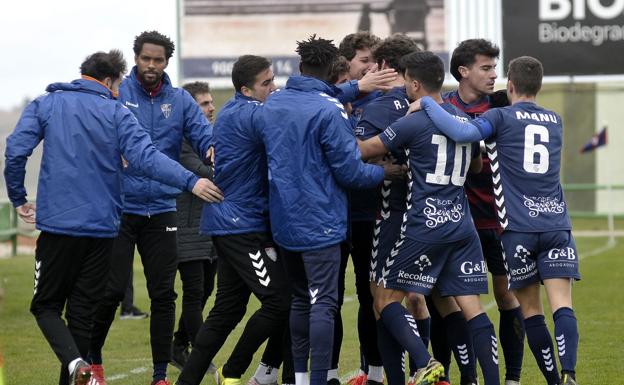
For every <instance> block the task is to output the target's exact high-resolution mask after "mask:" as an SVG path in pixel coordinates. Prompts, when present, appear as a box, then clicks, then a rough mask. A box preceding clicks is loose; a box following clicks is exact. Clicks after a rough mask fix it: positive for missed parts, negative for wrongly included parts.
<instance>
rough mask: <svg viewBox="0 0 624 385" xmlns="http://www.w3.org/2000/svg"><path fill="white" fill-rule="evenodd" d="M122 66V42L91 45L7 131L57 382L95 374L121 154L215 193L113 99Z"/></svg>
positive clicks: (9, 164) (14, 190)
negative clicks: (29, 165)
mask: <svg viewBox="0 0 624 385" xmlns="http://www.w3.org/2000/svg"><path fill="white" fill-rule="evenodd" d="M125 70H126V62H125V60H124V59H123V56H122V54H121V52H120V51H117V50H112V51H110V52H108V53H104V52H97V53H95V54H93V55H90V56H89V57H87V58H86V60H85V61H84V62H83V63H82V64H81V66H80V73H81V75H82V78H81V79H77V80H74V81H73V82H71V83H54V84H50V85H49V86H48V87H47V88H46V91H47V92H48V93H47V94H45V95H43V96H41V97H39V98H37V99H35V100H34V101H33V102H32V103H30V104H29V105H28V106H27V107H26V109H25V110H24V112H23V113H22V116H21V118H20V120H19V121H18V123H17V126H16V127H15V130H14V131H13V133H12V134H11V135H10V136H9V137H8V138H7V147H6V154H5V159H6V163H5V170H4V175H5V179H6V182H7V191H8V196H9V198H10V199H11V202H12V203H13V205H14V206H15V208H16V210H17V213H18V215H19V216H20V217H21V218H22V219H24V221H25V222H27V223H35V222H36V227H37V229H39V230H41V234H40V235H39V238H38V239H37V249H36V252H35V289H34V295H33V300H32V303H31V307H30V311H31V312H32V313H33V315H34V316H35V318H36V320H37V324H38V325H39V328H40V329H41V331H42V332H43V335H44V337H45V338H46V340H47V341H48V343H49V344H50V347H51V348H52V350H53V351H54V353H55V354H56V356H57V357H58V359H59V360H60V361H61V363H62V366H61V375H60V379H59V384H60V385H67V384H70V385H78V384H80V385H86V384H87V383H89V384H97V383H98V382H97V381H95V379H92V378H91V375H92V368H91V367H90V366H89V365H88V363H87V362H85V359H86V358H87V352H88V349H89V338H90V336H89V334H90V332H91V323H92V320H93V315H94V312H95V306H96V305H97V303H98V301H99V300H100V298H101V296H102V292H103V291H104V288H105V286H106V280H105V279H103V277H106V274H107V273H108V271H109V268H110V266H111V264H114V261H111V249H112V247H113V240H114V238H115V236H117V233H118V231H119V221H120V217H121V211H122V206H123V192H122V181H123V175H122V168H123V166H122V158H121V156H122V155H123V157H124V158H125V159H127V160H128V161H129V162H130V164H132V165H133V167H135V168H136V169H137V170H140V171H142V172H143V173H145V175H148V176H149V177H151V178H154V179H155V180H157V181H159V182H160V183H167V184H170V185H172V186H175V187H176V188H178V189H181V190H187V189H188V190H192V191H193V193H194V194H196V195H199V196H201V197H202V198H204V199H214V198H216V197H215V196H214V195H212V194H211V191H210V189H209V187H210V185H211V184H210V182H209V181H208V180H207V179H199V178H197V177H196V176H195V175H193V174H192V173H191V172H189V171H187V170H185V169H184V168H183V167H182V166H180V165H179V164H178V163H177V162H175V161H173V160H171V159H169V158H168V157H167V156H166V155H164V154H162V153H161V152H159V151H157V150H156V148H155V147H154V145H153V144H152V141H151V140H150V137H149V135H148V133H147V132H146V131H145V130H144V129H143V128H142V127H141V126H140V125H139V124H138V122H137V120H136V118H135V117H134V115H132V113H131V112H130V111H128V109H127V108H126V107H123V106H122V105H121V104H119V103H118V102H117V101H115V97H116V94H117V90H118V87H119V84H120V82H121V79H122V77H123V74H124V72H125ZM42 140H43V146H44V151H43V158H42V160H41V173H40V175H39V189H38V192H37V207H36V208H35V205H34V204H33V203H29V202H28V201H27V199H26V190H25V188H24V175H25V172H26V170H25V166H26V161H27V159H28V157H29V156H30V155H31V154H32V151H33V149H34V148H35V147H36V146H37V145H38V144H39V142H41V141H42ZM217 192H218V190H217ZM35 213H36V218H35ZM125 288H126V286H123V287H121V294H122V296H123V291H124V289H125ZM64 309H65V319H66V320H67V324H66V323H65V322H64V321H63V319H62V318H61V313H62V312H63V310H64ZM44 382H47V383H49V381H44Z"/></svg>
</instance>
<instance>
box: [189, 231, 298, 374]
mask: <svg viewBox="0 0 624 385" xmlns="http://www.w3.org/2000/svg"><path fill="white" fill-rule="evenodd" d="M213 243H214V246H215V247H216V250H217V255H218V256H219V258H218V259H217V261H218V262H217V263H218V268H217V293H216V297H215V304H214V307H213V308H212V309H211V310H210V313H209V314H208V317H207V318H206V321H205V322H204V323H203V325H202V326H201V328H200V330H199V333H198V334H197V337H196V338H195V345H194V346H193V350H192V351H191V355H190V356H189V358H188V361H187V363H186V365H185V366H184V369H183V370H182V373H180V377H179V378H178V384H180V385H190V384H197V385H198V384H200V383H201V381H202V379H203V377H204V375H205V374H206V370H207V369H208V366H209V365H210V362H211V361H212V360H213V358H214V356H215V355H216V354H217V352H218V351H219V349H221V347H222V346H223V343H224V342H225V340H226V339H227V337H228V335H229V334H230V332H231V331H232V330H233V329H234V328H235V327H236V325H237V324H238V323H239V322H240V320H241V319H242V318H243V316H244V315H245V312H246V311H247V302H248V301H249V296H250V294H251V293H253V294H254V295H255V296H256V297H257V298H258V299H259V300H260V302H261V306H260V309H258V310H257V311H256V312H255V313H254V314H253V315H252V316H251V318H250V319H249V321H248V322H247V325H245V329H244V330H243V334H242V335H241V337H240V339H239V340H238V343H237V344H236V346H235V347H234V350H233V351H232V354H231V355H230V357H229V359H228V361H227V362H226V363H225V365H224V366H223V375H224V376H225V377H229V378H240V377H241V376H242V374H243V373H245V370H246V369H247V368H248V367H249V364H250V363H251V361H252V359H253V354H254V353H255V352H256V350H258V348H259V347H260V346H261V345H262V343H263V342H264V341H265V340H267V339H268V338H269V337H270V336H272V335H275V334H276V333H278V332H279V331H280V330H283V329H284V326H285V325H286V319H287V317H288V310H289V307H290V291H289V290H288V283H287V280H286V275H285V273H284V269H283V266H282V263H281V260H280V256H279V255H278V254H277V253H276V249H275V248H274V246H273V244H272V242H271V238H270V235H269V234H267V233H250V234H237V235H228V236H218V237H213Z"/></svg>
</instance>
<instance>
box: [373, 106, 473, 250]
mask: <svg viewBox="0 0 624 385" xmlns="http://www.w3.org/2000/svg"><path fill="white" fill-rule="evenodd" d="M442 108H444V109H445V110H446V111H448V112H449V113H450V114H452V115H454V116H455V117H456V118H457V119H460V120H462V121H468V119H469V118H468V116H467V115H466V114H464V113H463V112H461V111H460V110H458V109H457V108H455V107H454V106H452V105H451V104H443V105H442ZM379 137H380V139H381V140H382V142H383V143H384V145H385V146H386V148H387V149H388V150H390V151H397V150H400V149H403V150H405V152H406V155H407V156H408V159H409V168H410V171H409V172H408V178H409V182H408V187H409V192H408V196H407V200H408V203H407V213H406V215H405V216H404V225H403V227H404V229H402V231H404V232H405V236H406V237H408V238H410V239H414V240H418V241H424V242H430V243H449V242H455V241H458V240H461V239H464V238H467V237H469V236H470V235H471V234H473V233H474V232H475V227H474V223H473V221H472V218H471V217H470V211H469V208H468V200H467V198H466V194H465V193H464V188H463V185H464V181H465V180H466V173H467V172H468V168H469V167H470V161H471V159H472V155H473V154H474V150H473V149H474V148H475V147H477V145H476V144H471V143H455V142H454V141H452V140H451V139H448V138H447V137H446V136H444V135H443V134H442V132H441V131H440V130H438V129H437V128H436V127H435V126H434V124H433V122H432V121H431V119H429V117H428V116H427V114H426V113H425V112H424V111H419V112H416V113H413V114H411V115H408V116H406V117H404V118H401V119H399V120H398V121H396V122H395V123H393V124H391V125H390V127H388V128H387V129H386V130H385V131H384V132H383V133H382V134H381V135H380V136H379ZM405 221H407V223H405Z"/></svg>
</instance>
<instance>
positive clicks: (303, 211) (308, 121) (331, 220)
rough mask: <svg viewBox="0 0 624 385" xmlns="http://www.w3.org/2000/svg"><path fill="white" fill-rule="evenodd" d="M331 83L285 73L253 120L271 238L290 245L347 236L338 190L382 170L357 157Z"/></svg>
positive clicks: (316, 244) (362, 183)
mask: <svg viewBox="0 0 624 385" xmlns="http://www.w3.org/2000/svg"><path fill="white" fill-rule="evenodd" d="M336 92H338V91H337V89H336V88H335V87H333V86H330V85H328V84H327V83H325V82H323V81H321V80H319V79H316V78H312V77H307V76H292V77H290V78H289V79H288V82H287V83H286V88H285V89H283V90H281V91H277V92H275V93H273V94H272V95H271V96H269V98H268V100H267V101H266V102H265V104H264V105H263V106H262V107H260V109H259V111H258V113H257V114H256V115H257V119H255V122H256V124H257V125H258V126H257V127H258V132H259V133H260V134H261V136H262V140H263V142H264V145H265V147H266V152H267V157H268V165H269V214H270V218H271V229H272V231H273V238H274V239H275V241H276V242H277V243H278V244H279V245H280V246H282V247H284V248H286V249H288V250H293V251H306V250H314V249H320V248H323V247H327V246H331V245H335V244H337V243H339V242H341V241H343V240H344V239H345V238H346V232H347V196H346V192H345V188H367V187H373V186H375V185H377V184H379V183H381V181H382V180H383V178H384V171H383V168H382V167H380V166H376V165H371V164H366V163H364V162H362V161H361V159H360V158H361V154H360V151H359V149H358V146H357V143H356V140H355V136H354V134H353V131H352V128H351V124H350V123H349V117H348V116H347V113H346V112H345V111H344V109H343V106H342V104H341V103H340V101H338V99H335V98H334V97H332V96H330V95H335V94H336Z"/></svg>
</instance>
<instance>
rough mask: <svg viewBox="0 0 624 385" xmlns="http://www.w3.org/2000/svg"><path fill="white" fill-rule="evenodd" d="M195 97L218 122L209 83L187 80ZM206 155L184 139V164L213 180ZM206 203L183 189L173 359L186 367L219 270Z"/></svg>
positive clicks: (179, 209) (179, 202)
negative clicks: (204, 227) (207, 231)
mask: <svg viewBox="0 0 624 385" xmlns="http://www.w3.org/2000/svg"><path fill="white" fill-rule="evenodd" d="M182 88H184V89H185V90H186V91H188V93H189V94H191V96H192V97H193V99H195V101H196V102H197V104H198V105H199V107H200V108H201V109H202V112H203V113H204V116H205V117H206V118H207V119H208V120H209V121H211V122H212V121H214V111H215V107H214V104H213V98H212V95H211V94H210V86H209V85H208V83H206V82H193V83H187V84H185V85H183V86H182ZM207 163H208V162H207V161H206V158H205V157H203V156H199V154H197V153H195V151H193V147H192V146H191V145H190V144H189V142H188V141H187V140H184V141H183V142H182V149H181V150H180V164H181V165H182V166H184V168H186V169H187V170H189V171H191V172H193V173H195V174H197V175H200V176H202V177H204V178H209V179H211V180H212V177H213V169H212V166H211V165H209V164H207ZM202 206H203V205H202V202H201V201H200V200H198V199H196V198H195V197H193V196H192V195H190V194H187V193H185V192H183V193H182V194H180V195H179V196H178V198H177V199H176V209H177V213H178V221H179V223H180V225H179V226H178V271H179V272H180V279H181V281H182V313H181V314H180V320H179V321H178V330H177V331H176V332H175V333H173V342H172V345H171V362H172V363H173V365H174V366H176V367H177V368H179V369H182V367H183V366H184V364H185V363H186V360H187V358H188V355H189V354H190V351H189V346H190V345H192V344H193V343H194V341H195V336H196V335H197V332H198V331H199V328H200V327H201V325H202V323H203V321H204V317H203V315H202V311H203V309H204V306H205V305H206V301H207V300H208V297H210V294H212V290H213V288H214V282H215V274H216V273H217V255H216V253H215V251H214V247H213V244H212V241H211V239H210V237H209V236H206V235H203V234H199V222H200V219H201V212H202Z"/></svg>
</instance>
